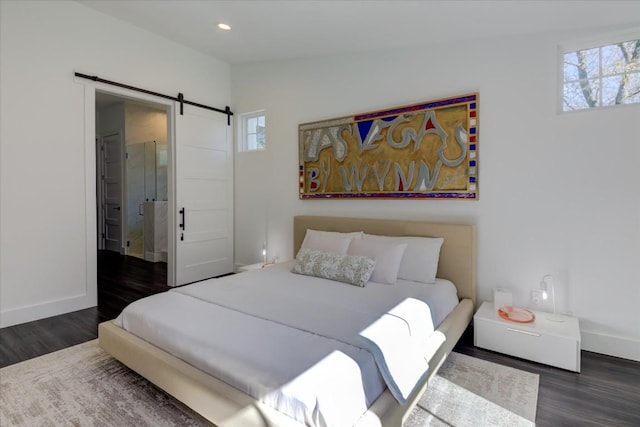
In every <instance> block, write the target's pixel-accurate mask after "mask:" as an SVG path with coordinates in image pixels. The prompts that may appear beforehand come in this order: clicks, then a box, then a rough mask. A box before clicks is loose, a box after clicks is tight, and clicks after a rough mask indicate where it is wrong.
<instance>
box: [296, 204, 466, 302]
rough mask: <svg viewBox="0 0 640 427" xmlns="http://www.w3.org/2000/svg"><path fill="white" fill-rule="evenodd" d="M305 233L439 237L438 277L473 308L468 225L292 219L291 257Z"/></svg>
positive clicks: (310, 217) (368, 220)
mask: <svg viewBox="0 0 640 427" xmlns="http://www.w3.org/2000/svg"><path fill="white" fill-rule="evenodd" d="M307 229H312V230H324V231H339V232H349V231H364V232H365V233H368V234H380V235H386V236H425V237H443V238H444V243H443V245H442V249H441V250H440V261H439V263H438V277H440V278H443V279H448V280H451V281H452V282H453V283H454V284H455V285H456V288H458V296H459V297H460V298H469V299H471V300H472V301H473V305H474V307H475V305H476V230H475V225H472V224H448V223H433V222H423V221H404V220H391V219H370V218H344V217H332V216H295V217H294V218H293V253H294V254H296V253H298V250H299V249H300V246H302V240H304V236H305V233H306V231H307Z"/></svg>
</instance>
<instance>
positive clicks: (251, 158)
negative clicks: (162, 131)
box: [231, 34, 640, 360]
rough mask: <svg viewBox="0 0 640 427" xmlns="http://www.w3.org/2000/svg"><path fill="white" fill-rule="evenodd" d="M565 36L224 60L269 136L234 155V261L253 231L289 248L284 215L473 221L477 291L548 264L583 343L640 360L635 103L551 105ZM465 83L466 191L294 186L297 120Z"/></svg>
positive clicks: (520, 295)
mask: <svg viewBox="0 0 640 427" xmlns="http://www.w3.org/2000/svg"><path fill="white" fill-rule="evenodd" d="M568 37H569V38H570V35H567V34H564V35H562V36H553V35H545V36H529V37H521V38H511V39H501V40H485V41H476V42H471V43H458V44H450V45H440V46H432V47H425V48H423V49H416V50H396V51H382V52H372V53H368V54H359V55H349V56H338V57H329V58H317V59H305V60H291V61H284V62H268V63H251V64H244V65H237V66H236V65H234V66H232V79H231V90H232V97H233V106H234V110H235V111H236V112H237V113H243V112H248V111H254V110H258V109H262V108H264V109H265V110H266V115H267V119H266V120H267V147H268V148H267V150H266V151H264V152H250V153H239V154H238V155H237V156H236V181H235V182H236V248H237V249H236V261H237V262H238V263H240V264H245V263H251V262H257V261H259V259H260V255H259V251H260V247H261V244H262V241H263V240H264V238H265V236H266V235H268V240H269V253H270V256H271V255H279V256H280V258H281V259H285V258H290V257H291V256H292V247H291V246H292V243H291V241H292V217H293V216H294V215H296V214H330V215H345V216H364V217H383V218H405V219H432V220H436V221H453V222H471V223H475V224H477V230H478V297H479V300H490V299H491V298H492V297H491V289H492V288H493V287H496V286H500V287H511V288H512V289H513V291H514V303H515V304H518V305H527V304H528V303H529V291H530V290H531V289H534V288H537V287H538V283H539V281H540V279H541V277H542V276H543V275H544V274H546V273H551V274H553V275H554V276H555V279H556V285H557V294H558V307H559V309H561V311H562V312H568V313H573V314H574V315H576V316H578V317H579V318H580V324H581V328H582V337H583V348H584V349H587V350H593V351H597V352H602V353H607V354H612V355H617V356H621V357H627V358H632V359H636V360H640V326H639V325H640V316H639V315H638V309H637V304H638V300H639V297H640V270H639V269H638V261H639V260H640V192H639V191H638V189H637V181H638V179H637V174H638V172H637V170H638V167H637V162H638V159H639V158H640V141H639V135H640V134H639V133H638V121H639V120H640V106H627V107H621V108H612V109H609V110H603V111H586V112H579V113H573V114H557V113H556V102H557V98H556V87H557V86H556V85H557V76H556V70H557V66H558V65H557V58H556V49H557V45H558V43H559V42H563V41H565V40H566V38H568ZM474 91H478V92H479V93H480V110H479V159H480V161H479V189H480V199H479V200H478V201H448V200H373V201H369V200H366V201H365V200H305V201H301V200H299V199H298V193H297V191H298V178H297V168H298V145H297V144H298V142H297V126H298V124H300V123H304V122H308V121H315V120H321V119H327V118H332V117H339V116H343V115H350V114H355V113H361V112H366V111H373V110H376V109H385V108H389V107H394V106H398V105H405V104H410V103H415V102H420V101H426V100H431V99H437V98H440V97H447V96H453V95H459V94H464V93H468V92H474ZM265 218H267V219H265ZM267 224H268V225H267ZM267 228H268V230H267Z"/></svg>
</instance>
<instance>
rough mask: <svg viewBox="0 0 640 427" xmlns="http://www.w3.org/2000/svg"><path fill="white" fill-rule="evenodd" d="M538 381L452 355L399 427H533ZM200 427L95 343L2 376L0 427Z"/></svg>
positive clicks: (8, 370)
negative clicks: (402, 425) (520, 426)
mask: <svg viewBox="0 0 640 427" xmlns="http://www.w3.org/2000/svg"><path fill="white" fill-rule="evenodd" d="M537 397H538V376H537V375H534V374H530V373H527V372H523V371H520V370H517V369H512V368H508V367H505V366H502V365H497V364H494V363H490V362H485V361H483V360H480V359H475V358H473V357H469V356H464V355H461V354H456V353H452V354H451V355H450V356H449V358H448V359H447V361H446V362H445V364H444V365H443V366H442V368H441V369H440V372H439V374H438V375H437V376H436V377H435V378H434V379H433V380H432V382H431V383H430V386H429V388H428V389H427V392H426V393H425V395H424V396H423V397H422V399H421V400H420V403H419V404H418V407H417V408H416V409H415V410H414V411H413V412H412V414H411V416H410V418H409V419H408V420H407V422H406V423H405V424H404V426H405V427H423V426H519V425H522V426H532V425H534V423H533V421H534V420H535V412H536V403H537ZM69 425H70V426H119V427H120V426H136V427H142V426H206V425H210V424H209V423H208V422H207V421H206V420H204V419H203V418H202V417H200V416H199V415H198V414H196V413H195V412H193V411H192V410H191V409H189V408H188V407H186V406H185V405H183V404H182V403H180V402H178V401H177V400H175V399H174V398H172V397H171V396H169V395H167V394H166V393H164V392H163V391H162V390H160V389H158V388H157V387H155V386H154V385H152V384H151V383H149V382H148V381H147V380H145V379H144V378H142V377H140V376H139V375H137V374H136V373H135V372H133V371H131V370H130V369H128V368H126V367H125V366H124V365H122V364H121V363H119V362H118V361H116V360H115V359H113V358H111V357H110V356H109V355H107V354H106V353H105V352H104V351H103V350H102V349H101V348H100V347H99V346H98V342H97V340H94V341H89V342H86V343H84V344H80V345H77V346H74V347H70V348H67V349H64V350H61V351H58V352H55V353H51V354H47V355H45V356H41V357H38V358H35V359H31V360H27V361H25V362H22V363H18V364H16V365H12V366H7V367H6V368H2V369H0V426H3V427H7V426H69Z"/></svg>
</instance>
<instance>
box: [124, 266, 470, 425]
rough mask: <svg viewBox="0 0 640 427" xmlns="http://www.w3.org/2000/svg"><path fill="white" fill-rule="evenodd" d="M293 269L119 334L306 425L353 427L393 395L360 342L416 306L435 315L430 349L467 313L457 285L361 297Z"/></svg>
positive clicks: (163, 307) (236, 280)
mask: <svg viewBox="0 0 640 427" xmlns="http://www.w3.org/2000/svg"><path fill="white" fill-rule="evenodd" d="M290 269H291V263H283V264H278V265H276V266H273V267H269V268H266V269H262V270H259V271H249V272H246V273H242V274H238V275H234V276H228V277H225V278H222V279H212V280H207V281H203V282H199V283H196V284H192V285H188V286H184V287H181V288H177V289H174V290H172V291H170V292H166V293H163V294H158V295H154V296H152V297H149V298H145V299H143V300H139V301H137V302H135V303H133V304H131V305H130V306H129V307H127V308H126V309H125V310H124V311H123V313H122V314H121V315H120V316H119V317H118V319H117V320H116V324H118V325H119V326H121V327H123V328H124V329H126V330H128V331H130V332H132V333H133V334H135V335H137V336H139V337H141V338H143V339H145V340H146V341H148V342H150V343H152V344H154V345H156V346H157V347H159V348H162V349H164V350H165V351H167V352H169V353H171V354H174V355H176V356H177V357H179V358H181V359H183V360H185V361H187V362H188V363H190V364H192V365H194V366H195V367H197V368H199V369H201V370H203V371H205V372H208V373H210V374H212V375H214V376H215V377H217V378H219V379H221V380H223V381H225V382H227V383H228V384H230V385H233V386H234V387H236V388H238V389H240V390H241V391H243V392H245V393H247V394H249V395H251V396H253V397H255V398H256V399H258V400H260V401H263V402H264V403H266V404H268V405H270V406H272V407H274V408H276V409H278V410H279V411H281V412H283V413H285V414H287V415H289V416H291V417H292V418H294V419H296V420H298V421H300V422H301V423H304V424H307V425H311V426H325V425H351V424H353V423H355V422H356V421H357V419H358V418H359V417H360V416H361V415H362V413H364V412H365V411H366V409H367V408H368V407H369V406H370V405H371V403H372V402H373V401H374V400H375V399H376V398H377V397H378V396H379V394H380V393H381V392H382V391H383V390H384V388H385V387H386V384H385V380H384V379H383V377H382V376H381V374H380V371H379V369H378V366H377V365H376V361H375V359H374V357H373V356H372V354H371V353H370V352H369V351H367V350H365V349H363V348H362V347H366V346H365V345H363V342H362V337H361V336H360V332H362V331H363V330H364V329H366V328H367V326H369V325H371V324H373V323H374V322H375V321H376V320H377V319H379V318H380V317H381V315H383V314H384V313H386V312H388V311H389V310H391V309H392V308H394V307H395V306H396V305H398V304H399V303H401V302H403V301H405V300H406V299H407V298H415V299H417V300H420V301H425V302H427V303H428V304H429V306H430V307H431V317H432V319H425V322H424V325H427V326H424V325H421V328H415V329H416V330H417V329H422V330H421V331H420V334H416V337H418V336H419V337H421V338H420V342H421V343H422V344H424V345H425V346H426V345H428V341H429V340H428V338H429V337H428V335H430V332H431V331H432V329H433V328H431V327H430V324H431V323H432V322H433V326H434V327H437V325H438V324H439V323H440V322H441V321H442V320H443V319H444V317H446V315H447V314H448V312H449V311H450V310H451V309H453V307H455V305H456V304H457V303H458V299H457V296H456V293H455V287H454V286H453V284H452V283H450V282H448V281H439V282H437V283H436V284H433V285H429V284H424V283H416V282H406V281H399V282H398V283H396V284H395V285H385V284H378V283H374V282H369V283H368V284H367V286H366V287H365V288H359V287H355V286H350V285H347V284H344V283H339V282H332V281H329V280H325V279H319V278H315V277H308V276H300V275H295V274H292V273H290V271H289V270H290ZM294 326H295V327H294ZM414 332H415V331H414ZM423 341H424V342H423ZM311 367H313V369H309V368H311Z"/></svg>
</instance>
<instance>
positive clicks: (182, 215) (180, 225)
mask: <svg viewBox="0 0 640 427" xmlns="http://www.w3.org/2000/svg"><path fill="white" fill-rule="evenodd" d="M180 216H181V217H182V222H181V223H180V224H179V225H178V227H180V228H182V229H183V230H184V227H185V225H186V222H185V220H184V219H185V215H184V208H182V209H180Z"/></svg>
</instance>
